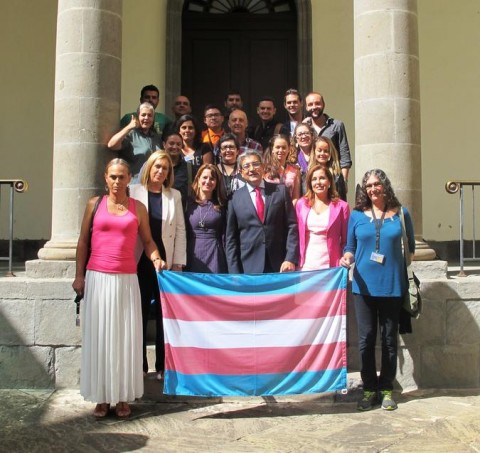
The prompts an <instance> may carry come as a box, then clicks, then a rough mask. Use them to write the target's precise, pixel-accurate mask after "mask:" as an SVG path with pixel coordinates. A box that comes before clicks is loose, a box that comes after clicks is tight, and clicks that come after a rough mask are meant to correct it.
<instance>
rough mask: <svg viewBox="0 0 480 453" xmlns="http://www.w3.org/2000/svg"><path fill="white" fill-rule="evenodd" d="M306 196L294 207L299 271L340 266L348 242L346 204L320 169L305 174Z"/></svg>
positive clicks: (327, 172) (325, 170)
mask: <svg viewBox="0 0 480 453" xmlns="http://www.w3.org/2000/svg"><path fill="white" fill-rule="evenodd" d="M306 188H307V192H306V194H305V195H304V196H303V197H301V198H300V199H299V200H298V202H297V204H296V207H295V209H296V212H297V221H298V236H299V244H300V258H299V266H298V268H299V269H300V270H302V271H307V270H309V271H310V270H317V269H326V268H329V267H336V266H338V265H339V260H340V258H341V257H342V255H343V247H344V246H345V243H346V240H347V225H348V218H349V217H350V208H349V207H348V204H347V203H346V202H345V201H343V200H341V199H340V197H339V196H338V193H337V190H336V188H335V181H334V179H333V175H332V173H331V172H330V171H329V170H328V169H327V168H324V167H322V166H321V165H314V166H313V167H311V168H310V169H309V170H308V173H307V178H306Z"/></svg>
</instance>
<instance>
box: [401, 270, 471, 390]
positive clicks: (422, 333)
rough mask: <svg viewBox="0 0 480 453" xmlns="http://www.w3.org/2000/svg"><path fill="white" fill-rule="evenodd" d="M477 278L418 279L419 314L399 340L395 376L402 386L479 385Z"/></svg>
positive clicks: (445, 387) (461, 386)
mask: <svg viewBox="0 0 480 453" xmlns="http://www.w3.org/2000/svg"><path fill="white" fill-rule="evenodd" d="M479 283H480V282H479V281H478V280H476V279H474V280H468V279H459V280H444V281H433V280H432V281H424V282H422V283H421V293H422V297H423V313H422V315H421V316H420V318H419V319H418V320H413V321H412V326H413V333H412V334H406V335H401V339H400V343H399V355H398V357H399V366H398V370H397V381H398V384H399V386H400V388H401V389H402V390H403V391H410V390H414V389H416V388H421V389H468V388H479V387H480V328H479V325H480V284H479Z"/></svg>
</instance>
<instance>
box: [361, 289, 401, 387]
mask: <svg viewBox="0 0 480 453" xmlns="http://www.w3.org/2000/svg"><path fill="white" fill-rule="evenodd" d="M354 302H355V313H356V317H357V326H358V348H359V352H360V364H361V365H360V366H361V368H360V374H361V376H362V381H363V389H364V390H368V391H372V392H376V391H379V390H392V389H393V380H394V379H395V375H396V373H397V347H398V318H399V314H400V309H401V306H402V305H401V304H402V298H401V297H374V296H366V295H362V294H354ZM378 326H380V337H381V345H382V364H381V368H380V376H377V367H376V362H375V343H376V340H377V328H378Z"/></svg>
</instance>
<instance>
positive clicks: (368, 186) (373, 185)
mask: <svg viewBox="0 0 480 453" xmlns="http://www.w3.org/2000/svg"><path fill="white" fill-rule="evenodd" d="M381 186H383V184H382V183H381V182H380V181H377V182H372V183H371V184H365V189H371V188H372V187H381Z"/></svg>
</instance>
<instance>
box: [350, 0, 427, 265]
mask: <svg viewBox="0 0 480 453" xmlns="http://www.w3.org/2000/svg"><path fill="white" fill-rule="evenodd" d="M354 59H355V62H354V72H355V75H354V82H355V177H356V181H357V182H360V181H361V178H362V177H363V175H364V173H365V172H366V171H367V170H370V169H372V168H381V169H382V170H384V171H385V172H386V174H387V175H388V177H389V178H390V180H391V181H392V184H393V187H394V189H395V193H396V195H397V196H398V198H399V200H400V201H401V203H402V204H403V205H405V206H406V207H407V208H408V209H409V211H410V212H411V214H412V218H413V222H414V226H415V235H416V238H417V253H416V259H417V260H426V259H433V258H434V257H435V252H434V251H433V250H431V249H429V248H428V246H427V245H426V244H425V243H423V242H422V241H421V239H422V163H421V143H420V82H419V57H418V29H417V2H416V0H354Z"/></svg>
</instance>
